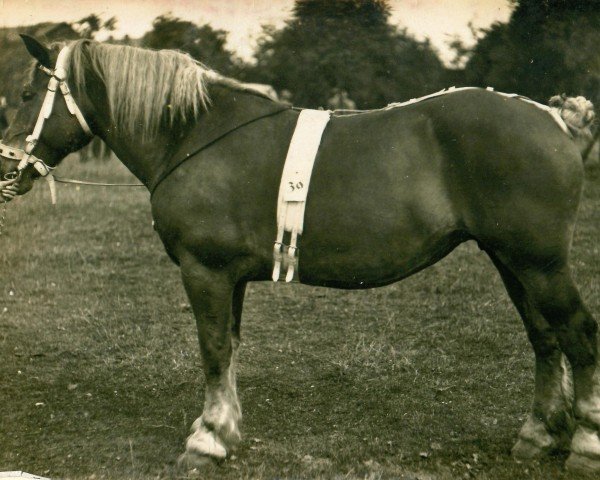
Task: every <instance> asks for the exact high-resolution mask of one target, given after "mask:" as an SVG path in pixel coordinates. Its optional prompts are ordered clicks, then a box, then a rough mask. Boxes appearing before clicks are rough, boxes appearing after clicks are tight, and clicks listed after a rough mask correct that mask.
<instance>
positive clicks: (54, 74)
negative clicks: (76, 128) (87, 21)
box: [0, 46, 94, 189]
mask: <svg viewBox="0 0 600 480" xmlns="http://www.w3.org/2000/svg"><path fill="white" fill-rule="evenodd" d="M69 53H70V49H69V47H68V46H66V47H63V48H62V49H61V51H60V52H59V54H58V58H57V60H56V66H55V67H54V70H51V69H49V68H47V67H44V66H43V65H38V68H39V69H40V70H41V71H42V72H44V73H45V74H46V75H48V76H49V77H50V81H49V82H48V89H47V91H46V96H45V97H44V102H43V103H42V108H41V110H40V113H39V115H38V118H37V121H36V123H35V127H34V129H33V132H32V133H31V134H30V135H28V136H27V138H26V139H25V142H26V143H25V148H24V149H21V148H15V147H10V146H8V145H5V144H3V143H0V156H2V157H4V158H7V159H9V160H18V161H19V165H18V166H17V170H16V171H14V172H10V173H8V174H6V175H5V178H6V179H7V180H13V179H16V178H18V177H19V176H20V175H21V172H22V171H23V170H24V169H25V168H26V167H27V166H28V165H32V166H33V168H35V170H36V171H37V172H38V173H39V174H40V175H41V176H42V177H47V179H48V180H49V181H50V185H51V189H52V186H53V183H52V181H53V178H52V170H54V167H51V166H49V165H48V164H47V163H46V162H44V160H42V159H41V158H38V157H36V156H35V155H34V154H33V151H34V150H35V147H36V145H37V143H38V141H39V139H40V135H41V134H42V129H43V128H44V122H45V121H46V120H48V118H50V115H51V114H52V108H53V107H54V99H55V97H56V92H57V91H58V90H60V92H61V93H62V95H63V98H64V99H65V103H66V105H67V108H68V110H69V113H70V114H71V115H73V116H75V118H77V120H78V121H79V125H80V126H81V128H82V129H83V131H84V133H85V134H86V135H87V136H88V137H93V136H94V134H93V133H92V131H91V130H90V126H89V125H88V123H87V121H86V120H85V118H84V116H83V114H82V113H81V110H80V109H79V107H78V106H77V103H75V99H74V98H73V96H72V95H71V90H70V89H69V86H68V85H67V69H66V65H67V61H68V58H69Z"/></svg>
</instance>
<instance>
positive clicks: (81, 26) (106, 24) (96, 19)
mask: <svg viewBox="0 0 600 480" xmlns="http://www.w3.org/2000/svg"><path fill="white" fill-rule="evenodd" d="M116 24H117V18H116V17H110V18H109V19H108V20H102V18H101V17H100V15H96V14H95V13H92V14H90V15H88V16H87V17H83V18H82V19H81V20H78V21H76V22H74V23H73V24H72V26H73V28H74V29H75V30H76V31H77V33H79V35H80V36H81V38H89V39H93V38H94V37H95V36H96V33H98V32H100V31H102V30H106V31H108V32H112V31H113V30H114V29H115V26H116Z"/></svg>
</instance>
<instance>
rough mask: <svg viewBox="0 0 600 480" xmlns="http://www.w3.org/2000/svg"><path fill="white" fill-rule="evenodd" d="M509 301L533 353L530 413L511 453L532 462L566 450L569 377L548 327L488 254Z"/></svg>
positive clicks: (516, 283) (570, 399)
mask: <svg viewBox="0 0 600 480" xmlns="http://www.w3.org/2000/svg"><path fill="white" fill-rule="evenodd" d="M489 255H490V258H491V259H492V261H493V262H494V264H495V265H496V267H497V269H498V271H499V272H500V275H501V276H502V280H503V282H504V285H505V286H506V289H507V291H508V293H509V295H510V298H511V300H512V301H513V303H514V304H515V306H516V307H517V310H518V311H519V314H520V315H521V318H522V319H523V323H524V324H525V328H526V330H527V335H528V337H529V340H530V342H531V344H532V346H533V350H534V352H535V394H534V400H533V406H532V410H531V413H530V414H529V416H528V418H527V421H526V422H525V424H524V425H523V427H522V428H521V431H520V432H519V440H518V441H517V443H516V444H515V446H514V447H513V449H512V454H513V456H514V457H516V458H522V459H524V458H535V457H539V456H541V455H546V454H550V453H553V452H555V451H558V450H568V449H569V443H570V441H571V436H572V435H573V430H574V420H573V390H572V383H571V375H570V372H569V369H568V367H567V365H566V362H565V357H564V354H563V353H562V351H561V350H560V346H559V342H558V339H557V336H556V334H555V333H554V330H553V329H552V327H551V326H550V325H549V324H548V322H547V321H546V319H545V318H544V317H543V316H542V314H541V313H540V312H539V310H538V309H537V308H536V307H535V305H534V304H533V302H532V301H531V298H529V296H528V295H527V292H526V291H525V289H524V288H523V285H522V284H521V282H520V281H519V279H517V277H515V276H514V275H513V274H512V272H511V271H510V270H509V269H508V268H507V267H505V266H504V265H503V264H502V262H501V261H500V260H499V259H498V258H496V257H495V255H494V254H492V253H490V254H489Z"/></svg>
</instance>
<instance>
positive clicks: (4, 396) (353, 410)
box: [0, 162, 600, 480]
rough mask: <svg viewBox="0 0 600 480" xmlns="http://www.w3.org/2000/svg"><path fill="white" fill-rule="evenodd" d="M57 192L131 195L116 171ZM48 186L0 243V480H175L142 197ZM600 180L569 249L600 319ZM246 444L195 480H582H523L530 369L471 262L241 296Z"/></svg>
mask: <svg viewBox="0 0 600 480" xmlns="http://www.w3.org/2000/svg"><path fill="white" fill-rule="evenodd" d="M63 174H65V175H67V174H68V175H78V176H80V177H87V178H92V179H96V180H98V179H104V180H109V181H124V180H129V179H130V177H129V175H128V173H127V172H126V171H124V169H123V168H122V167H121V165H120V164H118V163H109V164H100V165H91V164H85V165H80V164H78V163H75V162H66V164H65V165H64V168H63ZM58 193H59V203H58V205H57V206H56V207H53V206H51V205H50V203H49V194H48V192H47V190H46V187H45V186H44V185H42V184H40V185H37V186H36V189H35V190H34V191H33V192H32V193H30V194H29V195H28V196H27V197H24V198H21V199H19V200H18V201H16V202H13V204H11V205H10V206H9V209H8V212H7V219H6V223H7V226H6V228H5V231H4V234H3V235H2V236H0V279H1V288H0V298H1V303H0V347H1V348H0V379H1V384H0V405H1V408H2V417H1V426H0V471H6V470H24V471H27V472H30V473H35V474H38V475H44V476H47V477H53V478H90V479H91V478H96V479H99V478H110V479H113V478H114V479H120V478H135V479H141V478H170V477H173V476H176V475H177V472H176V471H175V470H174V464H175V461H176V459H177V456H178V454H179V453H181V452H182V450H183V445H184V441H185V438H186V436H187V433H188V429H189V427H190V425H191V422H192V421H193V420H194V419H195V418H196V417H197V416H198V415H199V414H200V412H201V405H202V403H201V399H202V395H203V379H202V378H201V375H200V374H201V367H200V358H199V351H198V346H197V339H196V332H195V326H194V321H193V318H192V315H191V313H190V312H189V311H188V309H187V308H186V307H185V296H184V292H183V288H182V286H181V285H180V281H179V273H178V270H177V268H176V267H175V266H174V265H172V264H171V262H170V261H169V260H168V258H167V256H166V254H165V253H164V252H163V250H162V246H161V244H160V241H159V239H158V238H157V236H156V235H155V234H154V232H153V230H152V227H151V217H150V210H149V202H148V199H149V196H148V193H147V192H146V191H145V190H144V189H138V190H135V189H117V188H114V189H108V188H93V187H81V188H80V189H77V188H74V187H70V186H69V187H66V186H59V192H58ZM599 237H600V181H599V180H598V179H596V180H594V179H588V181H587V182H586V186H585V197H584V200H583V204H582V210H581V214H580V220H579V224H578V229H577V232H576V238H575V242H574V249H573V260H572V263H573V267H574V272H575V276H576V280H577V283H578V285H579V286H580V289H581V292H582V296H583V297H584V299H585V300H586V302H587V304H588V306H589V308H590V310H591V311H592V313H594V314H595V316H596V317H597V318H600V261H599V252H598V250H599V248H600V247H599V246H600V243H599V240H598V239H599ZM242 327H243V330H242V333H243V344H242V348H241V351H240V368H239V393H240V399H241V401H242V408H243V410H244V423H243V433H244V441H243V442H242V444H241V446H240V448H239V449H238V451H237V452H236V454H235V458H234V459H232V460H231V461H228V462H226V463H225V464H223V465H221V466H218V467H211V468H210V469H209V470H207V471H205V472H202V473H200V474H197V475H196V476H199V477H201V478H223V479H238V478H257V479H275V478H289V479H304V478H307V479H312V478H339V479H363V478H364V479H373V480H374V479H379V478H383V479H387V478H403V479H412V480H415V479H419V480H425V479H431V480H438V479H463V478H476V479H494V480H497V479H498V480H502V479H510V480H514V479H521V478H523V479H565V480H566V479H574V478H576V477H573V476H570V475H568V474H566V473H564V472H563V468H562V464H563V462H564V457H557V458H552V459H550V460H547V461H545V462H544V463H538V462H531V463H523V464H517V463H515V462H514V461H513V460H512V459H511V457H510V455H509V450H510V448H511V446H512V444H513V442H514V441H515V439H516V435H517V432H518V430H519V428H520V427H521V425H522V423H523V422H524V419H525V417H526V415H527V412H528V410H529V406H530V403H531V400H532V392H533V353H532V351H531V348H530V347H529V344H528V342H527V339H526V336H525V333H524V330H523V328H522V325H521V322H520V320H519V319H518V317H517V314H516V311H515V310H514V308H513V307H512V305H511V304H510V302H509V301H508V297H507V295H506V294H505V292H504V289H503V287H502V285H501V281H500V278H499V276H498V275H497V274H496V272H495V270H494V269H493V267H492V266H491V264H490V262H489V261H488V259H487V257H486V256H485V255H484V254H483V253H481V252H480V251H479V250H478V249H477V247H476V246H475V245H474V244H465V245H463V246H461V247H460V248H459V249H457V250H456V251H455V252H454V253H453V254H451V255H450V256H449V257H447V258H446V259H445V260H443V261H442V262H440V263H438V264H437V265H435V266H433V267H431V268H429V269H427V270H425V271H424V272H422V273H420V274H418V275H415V276H413V277H411V278H409V279H407V280H405V281H403V282H401V283H399V284H396V285H393V286H390V287H386V288H381V289H376V290H367V291H360V292H348V291H337V290H330V289H321V288H312V287H305V286H300V285H283V284H278V285H273V284H270V283H257V284H252V285H251V286H250V288H249V291H248V295H247V300H246V304H245V311H244V321H243V323H242Z"/></svg>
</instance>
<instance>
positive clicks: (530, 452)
mask: <svg viewBox="0 0 600 480" xmlns="http://www.w3.org/2000/svg"><path fill="white" fill-rule="evenodd" d="M511 454H512V456H513V458H514V459H515V460H533V459H535V458H540V457H543V456H544V455H547V454H548V450H547V449H545V448H542V447H540V446H538V445H536V444H535V443H533V442H531V441H529V440H524V439H522V438H519V440H517V443H515V446H514V447H513V448H512V450H511Z"/></svg>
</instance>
